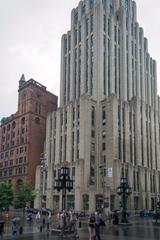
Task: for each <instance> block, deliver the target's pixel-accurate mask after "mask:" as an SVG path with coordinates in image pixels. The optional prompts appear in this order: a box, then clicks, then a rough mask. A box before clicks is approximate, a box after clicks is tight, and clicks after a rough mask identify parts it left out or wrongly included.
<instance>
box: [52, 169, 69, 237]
mask: <svg viewBox="0 0 160 240" xmlns="http://www.w3.org/2000/svg"><path fill="white" fill-rule="evenodd" d="M54 189H56V190H57V191H58V192H60V190H62V211H65V210H66V190H68V191H69V192H70V191H71V190H72V189H73V180H71V179H70V176H69V168H68V167H61V169H60V174H59V176H58V179H55V181H54ZM65 228H66V214H65V212H63V226H62V234H63V233H65Z"/></svg>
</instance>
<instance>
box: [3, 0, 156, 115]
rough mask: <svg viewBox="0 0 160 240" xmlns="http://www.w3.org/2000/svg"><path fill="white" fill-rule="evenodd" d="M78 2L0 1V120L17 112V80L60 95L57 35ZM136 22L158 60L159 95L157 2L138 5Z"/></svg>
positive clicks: (63, 30) (65, 27) (141, 0)
mask: <svg viewBox="0 0 160 240" xmlns="http://www.w3.org/2000/svg"><path fill="white" fill-rule="evenodd" d="M78 2H79V0H58V1H57V0H0V119H1V118H2V117H7V116H10V115H11V114H13V113H15V112H16V111H17V98H18V92H17V90H18V81H19V79H20V77H21V75H22V73H24V75H25V77H26V80H29V79H30V78H33V79H34V80H36V81H38V82H40V83H41V84H43V85H45V86H46V87H47V89H48V91H51V92H53V93H54V94H55V95H58V96H59V87H60V55H61V36H62V34H64V33H66V32H67V31H68V30H69V29H70V14H71V10H72V9H73V8H74V7H76V6H77V5H78ZM136 3H137V16H138V22H139V25H140V26H141V27H143V29H144V34H145V37H147V38H148V42H149V53H150V55H151V56H152V58H154V59H155V60H156V61H157V70H158V71H157V73H158V93H159V94H160V31H159V29H160V13H159V9H160V1H159V0H154V1H151V0H136Z"/></svg>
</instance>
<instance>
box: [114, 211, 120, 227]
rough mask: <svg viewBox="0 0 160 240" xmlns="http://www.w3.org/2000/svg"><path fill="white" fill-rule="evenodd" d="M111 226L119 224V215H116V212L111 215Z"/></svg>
mask: <svg viewBox="0 0 160 240" xmlns="http://www.w3.org/2000/svg"><path fill="white" fill-rule="evenodd" d="M113 224H115V225H118V224H119V215H118V212H117V211H115V212H114V214H113Z"/></svg>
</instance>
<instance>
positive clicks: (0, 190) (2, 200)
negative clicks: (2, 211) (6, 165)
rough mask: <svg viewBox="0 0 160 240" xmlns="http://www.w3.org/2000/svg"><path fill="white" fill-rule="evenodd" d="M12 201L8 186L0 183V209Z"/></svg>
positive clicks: (10, 188) (11, 193)
mask: <svg viewBox="0 0 160 240" xmlns="http://www.w3.org/2000/svg"><path fill="white" fill-rule="evenodd" d="M12 201H13V191H12V187H11V185H10V184H8V183H6V182H0V208H2V207H8V206H9V205H11V204H12Z"/></svg>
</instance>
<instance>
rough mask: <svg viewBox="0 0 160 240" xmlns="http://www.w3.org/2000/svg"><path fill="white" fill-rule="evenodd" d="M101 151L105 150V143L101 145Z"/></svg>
mask: <svg viewBox="0 0 160 240" xmlns="http://www.w3.org/2000/svg"><path fill="white" fill-rule="evenodd" d="M102 150H103V151H104V150H106V143H102Z"/></svg>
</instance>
